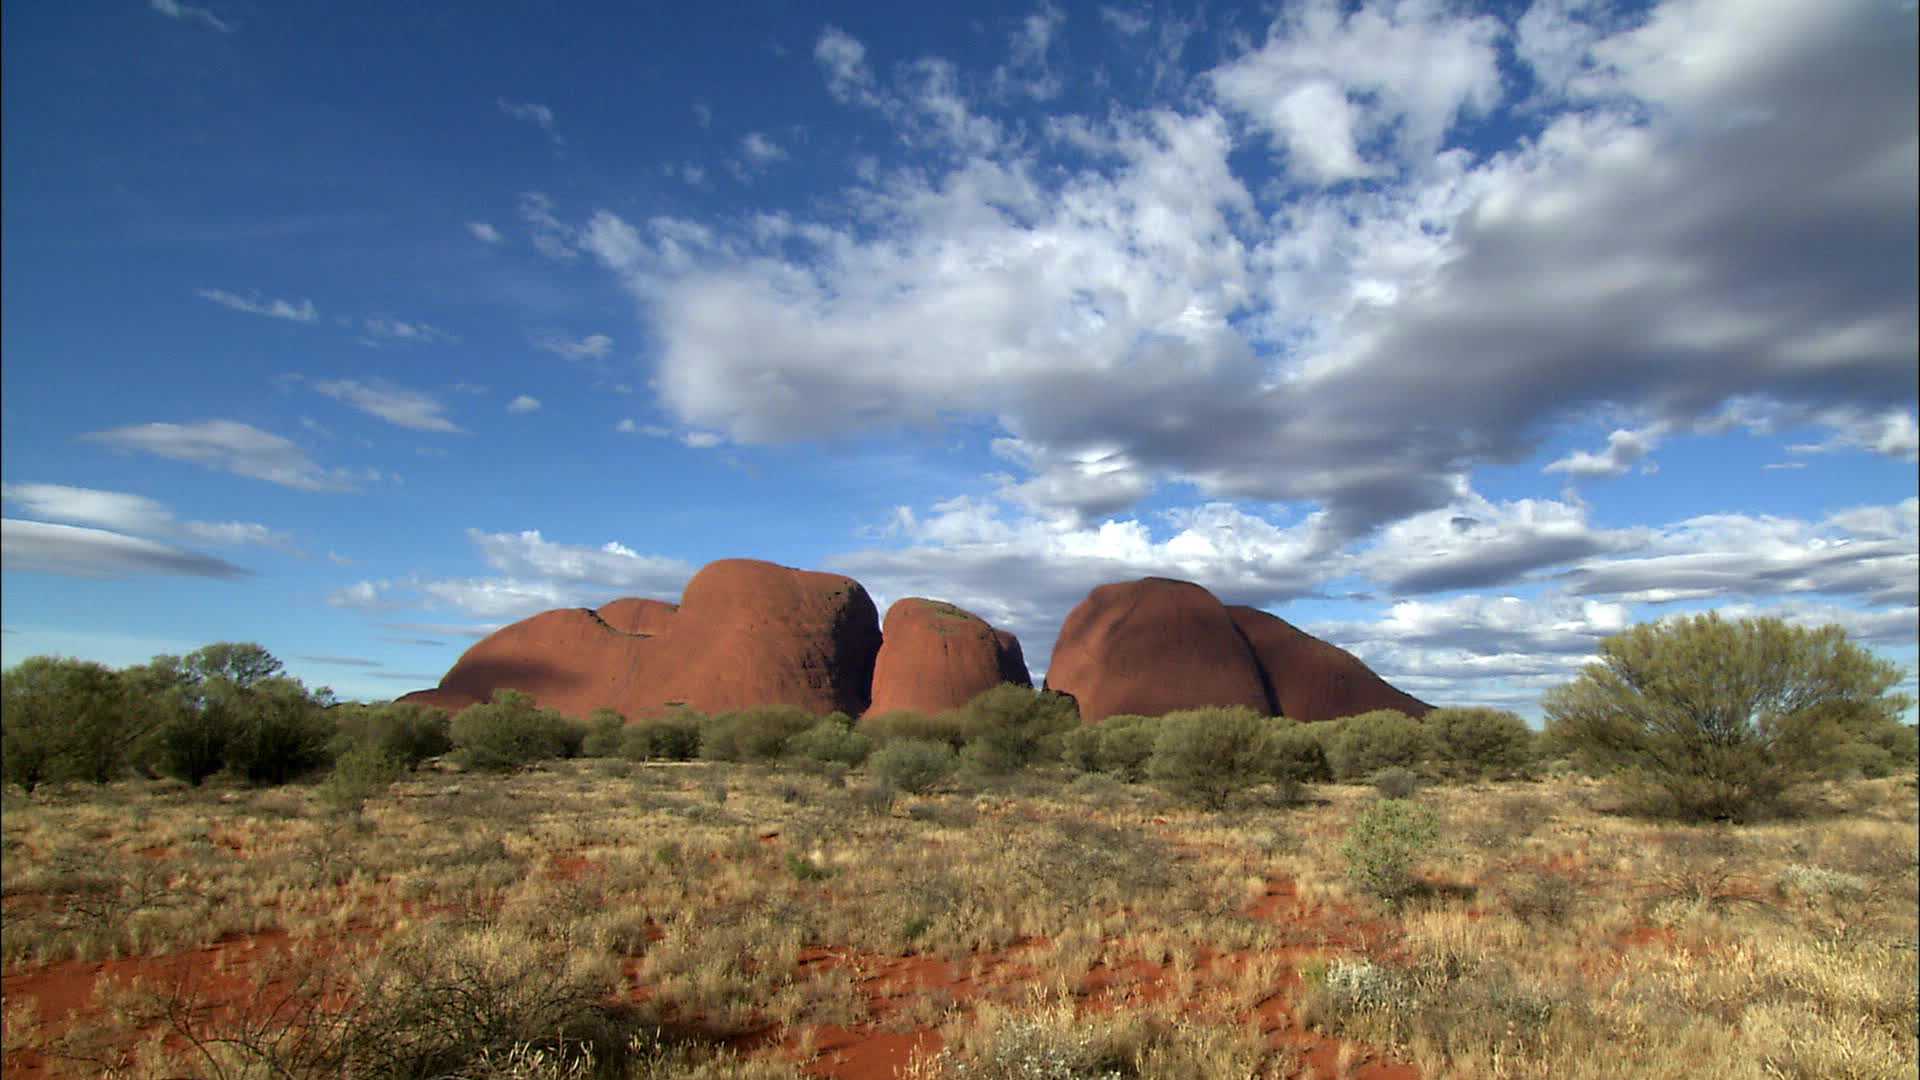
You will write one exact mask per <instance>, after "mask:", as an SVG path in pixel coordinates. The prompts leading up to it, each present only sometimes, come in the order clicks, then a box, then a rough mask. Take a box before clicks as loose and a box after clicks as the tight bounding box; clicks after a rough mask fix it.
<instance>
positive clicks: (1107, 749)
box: [1060, 713, 1160, 784]
mask: <svg viewBox="0 0 1920 1080" xmlns="http://www.w3.org/2000/svg"><path fill="white" fill-rule="evenodd" d="M1159 724H1160V721H1159V720H1158V718H1155V717H1151V716H1133V715H1128V714H1124V713H1123V714H1120V715H1116V716H1109V717H1107V718H1106V719H1105V720H1101V721H1099V722H1098V723H1093V724H1082V725H1080V726H1079V727H1076V728H1074V729H1073V730H1071V731H1069V732H1067V733H1065V734H1064V735H1062V736H1061V738H1060V745H1061V757H1062V758H1063V759H1065V761H1066V762H1067V764H1069V765H1071V766H1073V767H1074V768H1076V769H1079V770H1080V771H1081V772H1098V773H1107V774H1109V775H1111V776H1114V777H1116V778H1118V779H1121V780H1125V781H1126V782H1128V783H1130V784H1137V783H1139V782H1140V781H1141V780H1144V779H1146V775H1147V759H1148V758H1150V757H1152V756H1153V740H1154V739H1155V738H1156V737H1158V736H1159V734H1160V729H1159Z"/></svg>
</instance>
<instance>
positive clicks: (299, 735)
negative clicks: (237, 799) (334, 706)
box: [214, 675, 334, 784]
mask: <svg viewBox="0 0 1920 1080" xmlns="http://www.w3.org/2000/svg"><path fill="white" fill-rule="evenodd" d="M214 693H216V694H217V695H218V696H221V697H223V698H224V699H226V701H227V707H228V708H229V709H230V710H231V712H232V715H234V716H235V718H236V722H235V723H234V725H233V727H232V728H231V729H230V731H229V732H228V738H227V746H226V764H227V767H228V768H231V769H232V770H233V771H234V772H236V773H238V774H239V775H241V776H242V777H245V778H246V780H247V782H249V783H253V784H284V783H286V782H287V781H289V780H292V779H293V778H295V777H297V776H301V775H304V774H306V773H309V772H312V771H313V770H315V769H318V768H320V767H321V766H323V765H325V764H326V763H327V757H328V755H327V743H328V741H329V740H330V739H331V738H332V737H333V734H334V728H333V722H332V721H331V720H329V719H328V718H327V716H326V714H325V712H324V711H322V709H321V708H320V705H319V703H318V702H316V701H315V700H314V699H313V697H312V696H311V695H309V694H308V692H307V688H306V687H304V686H302V685H301V684H300V681H299V680H298V679H290V678H286V677H284V676H279V675H275V676H272V677H269V678H262V679H257V680H255V681H253V682H250V683H247V684H240V683H228V682H226V681H225V680H221V683H220V685H219V687H218V689H217V690H216V691H214Z"/></svg>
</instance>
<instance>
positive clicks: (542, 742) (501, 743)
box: [450, 690, 586, 772]
mask: <svg viewBox="0 0 1920 1080" xmlns="http://www.w3.org/2000/svg"><path fill="white" fill-rule="evenodd" d="M450 734H451V736H452V739H453V747H454V753H455V755H456V756H457V757H458V759H459V760H460V762H461V764H463V765H465V766H467V767H468V768H471V769H481V770H485V771H490V772H505V771H508V770H510V769H516V768H519V767H520V766H522V765H527V764H531V763H532V762H535V761H541V760H544V759H547V758H560V757H572V756H574V754H576V753H578V752H579V748H580V745H581V743H583V742H585V741H586V735H585V732H584V731H583V730H582V729H581V728H580V727H579V726H578V725H575V724H574V723H572V722H571V721H569V720H567V718H566V717H564V716H561V715H560V714H559V713H557V712H554V711H553V710H551V709H542V708H540V707H539V706H537V705H535V704H534V701H533V698H531V697H529V696H527V695H526V694H523V693H520V692H519V691H517V690H496V691H494V694H493V700H492V701H491V702H489V703H487V704H484V705H470V706H468V707H467V708H465V709H462V710H461V711H460V714H459V715H458V716H455V717H454V718H453V725H452V729H451V732H450Z"/></svg>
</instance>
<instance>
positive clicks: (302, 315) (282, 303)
mask: <svg viewBox="0 0 1920 1080" xmlns="http://www.w3.org/2000/svg"><path fill="white" fill-rule="evenodd" d="M194 295H195V296H198V297H200V298H201V299H203V300H211V301H213V302H214V303H216V304H219V305H220V306H221V307H224V308H232V309H233V310H234V311H244V312H246V313H247V314H249V315H263V316H265V317H267V318H269V319H285V320H287V321H288V322H302V323H310V322H312V321H314V320H315V319H318V318H319V317H320V310H319V309H318V308H316V307H314V306H313V301H311V300H301V301H300V302H299V303H297V304H296V303H294V302H293V301H291V300H265V299H262V298H261V297H260V296H259V294H257V293H256V294H253V295H250V296H241V295H240V294H239V293H232V292H228V291H227V290H225V289H195V290H194Z"/></svg>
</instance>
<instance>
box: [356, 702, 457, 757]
mask: <svg viewBox="0 0 1920 1080" xmlns="http://www.w3.org/2000/svg"><path fill="white" fill-rule="evenodd" d="M330 715H331V717H332V719H333V722H334V727H335V729H336V734H335V735H334V739H333V751H334V756H335V757H336V758H337V757H340V756H342V755H344V754H347V753H349V752H351V751H352V750H353V749H354V748H356V747H362V746H368V747H372V748H374V749H375V750H377V751H379V753H380V754H381V755H382V756H384V757H387V758H390V759H392V760H393V761H395V762H397V763H399V765H400V766H401V767H402V768H403V769H414V768H417V767H419V765H420V763H421V762H423V761H426V760H428V759H429V758H436V757H439V756H440V755H442V754H444V753H446V752H447V751H449V750H452V749H453V738H452V736H451V735H449V733H448V731H449V726H450V724H451V721H450V719H449V718H448V716H447V714H446V710H444V709H435V708H429V707H427V706H425V705H420V704H416V703H414V702H410V701H404V702H403V701H395V702H389V703H387V704H384V705H342V706H339V707H338V708H335V709H333V710H331V711H330Z"/></svg>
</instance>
